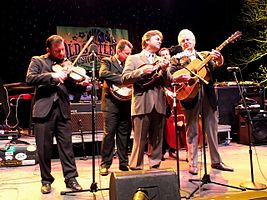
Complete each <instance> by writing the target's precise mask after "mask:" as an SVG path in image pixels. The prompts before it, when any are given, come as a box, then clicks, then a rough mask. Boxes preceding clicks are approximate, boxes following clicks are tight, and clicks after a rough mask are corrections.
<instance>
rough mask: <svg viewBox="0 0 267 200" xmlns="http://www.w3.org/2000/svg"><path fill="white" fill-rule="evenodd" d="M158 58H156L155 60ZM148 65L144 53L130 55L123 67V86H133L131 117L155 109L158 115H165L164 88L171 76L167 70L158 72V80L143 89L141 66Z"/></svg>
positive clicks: (169, 81)
mask: <svg viewBox="0 0 267 200" xmlns="http://www.w3.org/2000/svg"><path fill="white" fill-rule="evenodd" d="M158 59H159V58H158V57H156V60H158ZM144 64H149V61H148V59H147V57H146V56H145V54H144V52H143V51H142V52H141V53H138V54H135V55H130V56H128V57H127V59H126V63H125V67H124V69H123V73H122V82H123V84H133V86H132V87H133V97H132V104H131V115H132V116H135V115H142V114H147V113H151V111H152V109H153V108H154V107H155V109H156V111H157V112H158V113H160V114H163V115H165V114H166V96H165V94H164V89H163V88H164V86H169V84H170V83H171V77H172V76H171V74H170V72H169V71H168V70H166V71H165V72H162V71H160V72H159V78H158V80H157V81H156V82H155V83H154V84H153V85H152V86H151V88H149V89H143V88H142V85H140V82H142V81H143V79H144V78H145V77H144V75H143V74H142V70H141V69H140V68H139V67H140V66H141V65H144Z"/></svg>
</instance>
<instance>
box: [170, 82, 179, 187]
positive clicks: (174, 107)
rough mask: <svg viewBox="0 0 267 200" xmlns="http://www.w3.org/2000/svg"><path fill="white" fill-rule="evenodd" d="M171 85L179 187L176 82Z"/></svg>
mask: <svg viewBox="0 0 267 200" xmlns="http://www.w3.org/2000/svg"><path fill="white" fill-rule="evenodd" d="M172 85H173V95H172V98H173V111H174V126H175V145H176V166H177V181H178V188H180V165H179V149H178V146H179V141H178V138H180V137H179V136H180V131H179V129H178V125H177V123H178V120H177V102H176V100H177V99H176V84H172Z"/></svg>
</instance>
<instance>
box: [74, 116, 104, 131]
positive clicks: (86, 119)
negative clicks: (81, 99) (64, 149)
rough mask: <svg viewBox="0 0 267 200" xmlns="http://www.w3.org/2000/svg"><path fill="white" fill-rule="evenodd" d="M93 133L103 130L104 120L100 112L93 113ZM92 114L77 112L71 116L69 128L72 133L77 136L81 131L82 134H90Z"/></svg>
mask: <svg viewBox="0 0 267 200" xmlns="http://www.w3.org/2000/svg"><path fill="white" fill-rule="evenodd" d="M94 116H95V121H94V122H95V123H94V124H95V132H103V130H104V119H103V113H102V112H95V113H94ZM92 120H93V119H92V113H91V112H77V113H72V114H71V128H72V133H73V134H77V133H80V132H81V130H82V132H83V133H88V132H89V133H92V130H93V127H92V124H93V121H92Z"/></svg>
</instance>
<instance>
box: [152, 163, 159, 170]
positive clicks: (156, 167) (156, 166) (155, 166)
mask: <svg viewBox="0 0 267 200" xmlns="http://www.w3.org/2000/svg"><path fill="white" fill-rule="evenodd" d="M159 166H160V164H158V165H153V166H151V169H158V168H159Z"/></svg>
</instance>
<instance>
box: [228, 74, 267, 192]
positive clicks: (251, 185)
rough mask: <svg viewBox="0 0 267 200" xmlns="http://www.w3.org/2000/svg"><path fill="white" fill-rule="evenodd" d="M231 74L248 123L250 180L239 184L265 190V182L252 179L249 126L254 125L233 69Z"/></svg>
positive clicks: (251, 188) (248, 187)
mask: <svg viewBox="0 0 267 200" xmlns="http://www.w3.org/2000/svg"><path fill="white" fill-rule="evenodd" d="M233 75H234V78H235V81H236V83H237V86H238V90H239V94H240V97H241V99H242V102H243V104H244V107H245V110H246V113H247V124H248V143H249V158H250V174H251V181H248V182H243V183H241V184H240V186H241V187H243V188H246V189H248V190H265V189H266V188H267V186H266V185H265V184H262V183H256V182H255V181H254V173H253V160H252V141H251V132H250V127H251V130H252V132H253V131H254V125H253V122H252V118H251V115H250V111H249V110H248V106H247V103H246V100H245V98H244V95H243V92H242V90H241V86H240V84H239V82H238V79H237V76H236V72H235V71H233Z"/></svg>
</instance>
